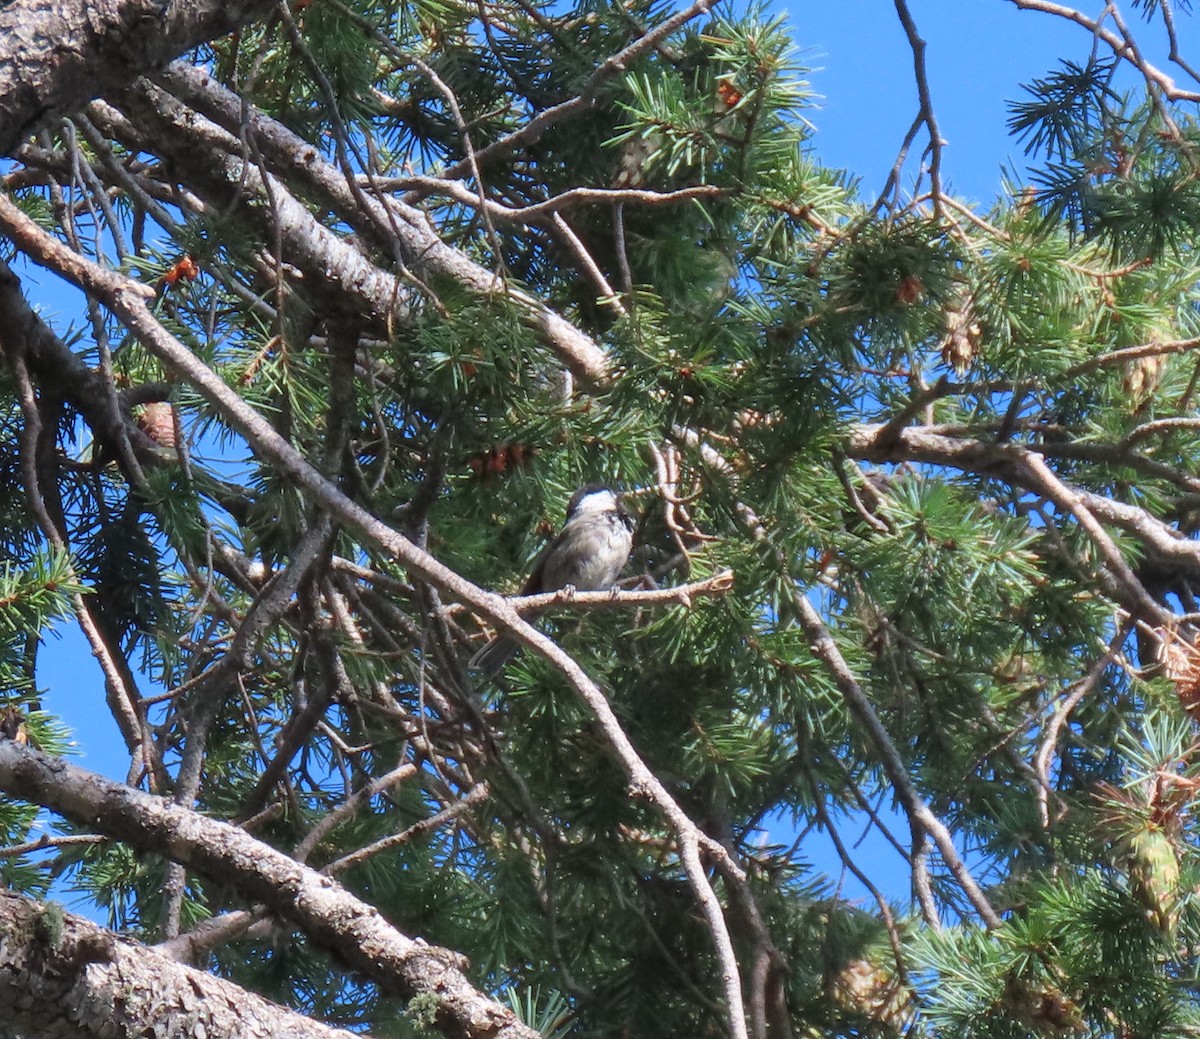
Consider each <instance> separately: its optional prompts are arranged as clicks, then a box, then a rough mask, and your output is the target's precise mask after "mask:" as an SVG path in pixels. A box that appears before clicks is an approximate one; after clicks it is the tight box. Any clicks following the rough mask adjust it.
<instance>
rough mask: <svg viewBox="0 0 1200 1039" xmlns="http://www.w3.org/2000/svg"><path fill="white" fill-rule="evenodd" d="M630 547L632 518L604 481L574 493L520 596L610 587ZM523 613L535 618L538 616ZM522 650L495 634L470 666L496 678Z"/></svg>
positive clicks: (592, 590) (489, 676)
mask: <svg viewBox="0 0 1200 1039" xmlns="http://www.w3.org/2000/svg"><path fill="white" fill-rule="evenodd" d="M632 550H633V517H632V516H631V515H630V514H629V513H628V512H627V511H626V510H625V508H624V506H623V505H622V504H621V498H620V496H619V495H618V494H617V493H616V491H614V490H612V488H610V487H606V486H605V485H604V484H598V483H592V484H588V485H587V486H585V487H581V488H580V489H579V490H577V491H576V492H575V494H574V495H572V497H571V501H570V504H568V505H567V518H566V521H565V522H564V523H563V527H562V530H560V531H559V532H558V533H557V534H556V535H555V536H554V539H553V540H552V541H551V542H550V544H548V545H547V546H546V547H545V548H544V549H542V551H541V553H540V554H539V555H538V557H537V559H536V560H535V561H534V564H533V570H532V571H531V572H530V574H529V579H528V580H527V581H526V582H525V587H524V588H522V589H521V594H522V595H537V594H539V593H541V592H555V591H558V590H559V589H560V588H572V589H574V590H576V591H581V592H598V591H603V590H604V589H606V588H612V587H613V585H615V584H616V583H617V578H618V577H620V576H621V570H622V569H623V568H624V566H625V563H626V561H627V560H628V559H629V553H630V552H631V551H632ZM525 616H526V619H527V620H530V621H532V620H533V619H534V618H535V617H536V616H537V614H532V613H531V614H526V615H525ZM519 649H520V644H519V643H518V642H517V640H516V639H514V638H512V637H511V636H509V635H497V636H496V637H495V638H493V639H492V640H491V641H490V642H489V643H488V644H487V645H486V646H484V647H483V648H482V649H481V650H480V651H479V652H478V653H476V654H475V655H474V656H473V657H472V658H471V661H470V666H471V667H474V668H477V669H478V670H479V671H481V672H482V673H483V674H484V675H486V676H487V677H488V678H495V677H497V676H498V675H499V674H500V672H501V671H502V670H503V669H504V665H505V664H507V663H508V662H509V661H510V660H511V659H512V658H513V656H515V655H516V653H517V651H518V650H519Z"/></svg>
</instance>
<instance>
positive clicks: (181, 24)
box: [0, 0, 270, 155]
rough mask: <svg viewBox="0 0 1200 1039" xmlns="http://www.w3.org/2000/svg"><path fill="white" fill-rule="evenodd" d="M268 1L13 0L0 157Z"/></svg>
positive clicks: (2, 9) (1, 85)
mask: <svg viewBox="0 0 1200 1039" xmlns="http://www.w3.org/2000/svg"><path fill="white" fill-rule="evenodd" d="M269 7H270V3H269V2H267V0H188V2H187V3H181V2H172V0H66V2H64V0H14V2H12V3H9V4H5V5H0V154H2V155H9V154H11V153H12V151H13V149H14V148H16V147H17V145H18V144H20V143H21V142H22V141H23V140H24V139H25V138H26V137H28V136H29V135H30V134H31V133H33V131H34V130H36V129H37V128H38V127H40V126H44V125H46V123H47V122H48V121H49V120H50V119H52V118H54V117H55V116H61V115H65V114H66V113H69V112H72V111H74V110H76V109H78V108H82V107H83V106H84V105H85V104H87V103H88V102H89V101H90V100H92V98H94V97H99V96H100V95H101V94H103V93H104V92H105V91H107V90H111V89H113V88H115V87H119V86H123V85H124V84H126V83H129V82H131V81H132V80H134V79H135V78H136V77H137V76H139V75H141V74H142V73H143V72H148V71H150V70H152V69H155V68H160V67H161V66H163V65H165V64H166V63H167V62H168V61H170V60H171V59H172V58H174V57H177V56H178V55H180V54H182V53H183V52H184V51H186V50H189V49H190V48H192V47H195V46H197V45H198V44H201V43H204V42H205V41H207V40H211V39H215V38H216V37H218V36H223V35H225V33H228V32H232V31H233V30H234V29H236V28H238V26H240V25H242V24H244V23H245V22H247V21H249V20H250V19H251V18H253V17H255V16H256V15H258V14H259V13H261V12H263V11H266V10H267V9H268V8H269Z"/></svg>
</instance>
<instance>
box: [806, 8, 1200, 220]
mask: <svg viewBox="0 0 1200 1039" xmlns="http://www.w3.org/2000/svg"><path fill="white" fill-rule="evenodd" d="M1081 6H1082V7H1083V8H1084V9H1086V10H1087V11H1088V12H1089V13H1095V12H1093V11H1092V10H1091V9H1092V8H1095V9H1096V11H1098V10H1099V9H1100V8H1101V7H1102V6H1103V5H1102V4H1101V3H1098V2H1097V3H1091V4H1083V5H1081ZM784 9H785V10H787V11H788V14H789V20H790V22H791V25H792V32H793V35H794V37H795V39H796V42H797V44H798V45H799V47H800V48H801V51H802V53H803V55H804V59H805V61H806V63H807V64H808V65H809V66H810V67H811V68H812V69H813V73H812V77H811V83H812V86H813V89H814V90H815V91H816V92H817V93H818V94H821V95H823V101H822V107H821V108H820V109H819V110H817V111H816V112H814V113H812V114H811V121H812V122H813V123H814V124H815V126H816V127H817V133H816V135H815V137H814V138H813V147H814V150H815V151H816V153H817V154H818V155H819V156H820V158H821V159H822V161H823V162H824V163H825V164H826V165H829V166H840V167H843V168H845V169H848V170H851V171H853V172H855V173H857V174H859V175H860V176H861V177H862V189H863V193H864V194H866V195H871V196H872V197H874V195H875V194H877V193H878V191H879V190H880V189H881V188H882V186H883V183H884V181H885V179H886V177H887V174H888V171H889V170H890V169H891V166H892V163H893V162H894V161H895V157H896V152H897V150H898V148H899V146H900V142H901V141H902V140H903V138H904V134H905V133H906V131H907V130H908V127H909V125H910V124H911V122H912V120H913V118H914V117H915V116H916V114H917V89H916V84H915V80H914V78H913V59H912V51H911V50H910V48H909V45H908V40H907V38H906V37H905V34H904V30H903V28H902V27H901V24H900V20H899V18H898V17H897V16H896V9H895V5H894V4H893V2H892V0H810V2H804V0H792V2H791V3H788V4H785V5H784ZM909 10H910V11H911V13H912V16H913V19H914V20H915V22H916V23H917V28H918V29H919V30H920V33H921V35H922V37H923V38H924V39H925V41H926V44H927V48H926V59H925V60H926V67H927V69H928V72H929V88H930V93H931V94H932V97H933V103H934V108H935V110H936V114H937V119H938V122H939V125H940V129H941V132H942V137H943V138H944V139H945V141H946V142H947V147H946V150H945V152H944V155H943V160H942V161H943V179H944V181H945V182H946V184H947V186H948V187H949V189H950V190H951V191H952V192H954V193H955V194H957V195H959V196H961V197H963V198H964V199H967V200H972V201H974V202H977V203H981V204H983V205H989V204H990V203H991V202H992V201H993V200H994V199H995V198H996V196H997V195H998V194H999V192H1000V188H1001V176H1000V169H1001V166H1002V165H1004V164H1009V165H1015V166H1016V167H1017V168H1022V165H1023V164H1022V162H1021V160H1022V153H1021V148H1020V147H1019V145H1017V144H1016V143H1015V142H1012V141H1010V140H1009V139H1008V137H1007V134H1006V131H1005V121H1006V118H1007V109H1006V107H1005V102H1006V100H1008V99H1014V98H1018V97H1019V96H1020V95H1021V91H1020V87H1019V84H1021V83H1023V82H1028V81H1030V80H1031V79H1033V78H1034V77H1037V76H1041V75H1043V74H1044V73H1046V72H1048V71H1050V70H1051V69H1053V68H1055V67H1056V65H1057V62H1058V60H1059V59H1060V58H1064V57H1066V58H1072V59H1074V60H1076V61H1082V60H1084V59H1086V58H1087V56H1088V53H1089V51H1090V49H1091V36H1090V34H1088V33H1087V32H1086V31H1084V30H1083V29H1081V28H1080V27H1079V26H1077V25H1073V24H1070V23H1068V22H1066V21H1064V20H1063V19H1060V18H1053V17H1050V16H1047V15H1044V14H1040V13H1036V12H1032V11H1020V10H1018V9H1017V8H1016V7H1014V6H1013V5H1012V4H1011V3H1008V2H1006V0H909ZM1130 17H1131V18H1132V17H1133V15H1130ZM1138 24H1139V25H1140V23H1138ZM1142 28H1143V30H1144V32H1145V34H1146V39H1147V40H1150V39H1151V38H1153V37H1154V35H1155V34H1154V33H1153V32H1152V31H1151V27H1149V26H1142ZM1178 28H1179V30H1180V37H1181V38H1180V43H1181V45H1183V46H1184V48H1185V50H1186V49H1187V41H1188V40H1189V39H1190V40H1191V41H1192V42H1193V44H1194V45H1195V44H1200V17H1194V18H1188V17H1186V16H1181V17H1180V18H1179V23H1178ZM1147 50H1148V51H1149V54H1150V56H1151V58H1152V60H1156V59H1157V53H1158V51H1159V50H1160V48H1158V47H1155V46H1150V47H1148V48H1147ZM1193 50H1194V47H1193ZM1102 55H1103V56H1107V54H1106V53H1104V52H1103V51H1102ZM922 142H923V138H922V137H920V136H919V137H918V144H920V146H921V147H923V143H922ZM919 150H920V148H914V151H919ZM917 157H918V156H916V155H910V157H909V169H910V171H915V169H916V166H915V161H916V159H917Z"/></svg>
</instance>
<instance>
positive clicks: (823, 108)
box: [26, 0, 1200, 897]
mask: <svg viewBox="0 0 1200 1039" xmlns="http://www.w3.org/2000/svg"><path fill="white" fill-rule="evenodd" d="M1091 6H1092V7H1095V8H1096V9H1099V8H1100V7H1101V6H1102V5H1101V4H1099V3H1093V4H1092V5H1091ZM785 9H786V10H788V12H789V15H790V20H791V24H792V30H793V34H794V36H795V39H796V42H797V45H798V46H799V48H800V49H801V52H802V54H803V57H804V60H805V62H806V64H808V65H809V66H810V67H811V68H812V70H813V72H812V74H811V76H810V82H811V85H812V88H813V89H814V90H815V91H816V93H817V94H818V95H820V101H819V107H818V108H817V109H816V110H814V111H812V112H810V113H809V117H810V120H811V122H812V123H813V124H814V125H815V127H816V133H815V135H814V137H813V140H812V145H813V150H814V151H815V153H816V154H817V155H818V156H819V158H820V159H821V160H822V161H823V162H824V163H825V164H826V165H829V166H836V167H842V168H845V169H847V170H849V171H850V172H852V173H854V174H856V175H857V176H859V177H860V178H861V184H862V192H863V194H864V195H865V196H870V197H872V198H873V197H874V196H875V195H876V194H877V193H878V192H879V190H880V189H881V188H882V186H883V184H884V181H885V179H886V177H887V174H888V171H889V170H890V169H891V166H892V163H893V162H894V160H895V156H896V152H897V149H898V147H899V145H900V142H901V140H902V139H903V136H904V134H905V132H906V130H907V129H908V127H909V125H910V123H911V122H912V120H913V118H914V116H915V115H916V112H917V92H916V86H915V81H914V78H913V66H912V53H911V51H910V49H909V45H908V42H907V39H906V38H905V35H904V31H903V29H902V27H901V25H900V22H899V19H898V18H897V16H896V12H895V7H894V5H893V3H892V0H812V2H807V3H805V2H800V0H794V2H793V3H791V4H790V5H786V7H785ZM910 9H911V12H912V15H913V17H914V19H915V20H916V22H917V25H918V28H919V30H920V31H921V34H922V35H923V36H924V38H925V39H926V41H927V44H928V49H927V55H926V61H927V67H928V71H929V82H930V89H931V92H932V95H933V102H934V105H935V108H936V112H937V117H938V120H939V122H940V124H941V131H942V136H943V137H944V138H945V140H946V141H947V147H946V151H945V154H944V158H943V179H944V182H945V184H946V185H947V186H948V187H949V189H950V190H951V191H953V192H954V193H956V194H958V195H960V196H961V197H963V198H965V199H967V200H973V201H974V202H976V203H981V204H983V205H988V204H990V203H991V202H992V201H993V200H994V199H995V198H996V196H997V195H998V193H999V192H1000V189H1001V167H1002V166H1003V165H1005V164H1009V165H1010V166H1015V167H1016V168H1017V169H1020V168H1021V165H1022V155H1021V149H1020V147H1019V146H1017V145H1016V144H1015V143H1014V142H1012V141H1010V140H1009V139H1008V137H1007V135H1006V132H1005V120H1006V115H1007V110H1006V107H1005V101H1006V100H1007V99H1012V98H1016V97H1018V96H1019V95H1020V88H1019V84H1020V83H1022V82H1026V81H1029V80H1030V79H1032V78H1034V77H1036V76H1040V75H1043V74H1044V73H1046V72H1047V71H1049V70H1051V69H1052V68H1054V67H1055V66H1056V63H1057V61H1058V59H1059V58H1061V57H1069V58H1074V59H1076V60H1082V59H1084V58H1086V56H1087V54H1088V51H1089V49H1090V44H1091V39H1090V37H1089V36H1088V35H1087V33H1085V32H1084V31H1083V30H1081V29H1080V28H1079V27H1078V26H1074V25H1070V24H1068V23H1066V22H1064V21H1062V20H1059V19H1054V18H1051V17H1048V16H1045V15H1039V14H1035V13H1031V12H1022V11H1019V10H1017V9H1016V8H1015V7H1014V6H1012V4H1010V3H1008V2H1005V0H910ZM1179 28H1180V31H1181V37H1182V39H1181V42H1182V43H1183V44H1184V46H1185V49H1187V43H1188V41H1189V40H1190V41H1191V43H1192V50H1193V52H1194V51H1195V50H1196V49H1197V46H1196V45H1197V44H1200V19H1196V18H1193V19H1189V18H1187V17H1186V16H1181V18H1180V23H1179ZM1145 31H1146V32H1147V33H1148V34H1149V33H1150V30H1149V29H1146V30H1145ZM1148 50H1149V52H1150V53H1151V55H1152V58H1156V57H1157V55H1158V53H1159V49H1158V48H1155V47H1149V48H1148ZM922 148H923V139H922V138H920V137H919V138H918V143H917V145H916V146H915V147H914V151H913V154H912V155H911V156H910V159H909V166H908V170H909V173H910V177H909V180H911V174H912V172H915V170H916V163H917V162H918V161H919V156H920V151H921V150H922ZM908 182H909V181H906V184H907V183H908ZM34 282H38V283H40V287H35V285H34ZM53 285H54V280H53V279H52V278H50V277H49V276H48V275H45V274H44V273H43V272H33V271H31V272H29V275H28V280H27V282H26V287H27V289H29V290H30V291H31V292H32V294H33V295H34V297H35V298H36V299H37V300H38V302H39V303H41V305H42V306H43V308H44V310H45V312H46V313H47V316H49V317H51V319H52V320H53V319H54V317H55V311H56V310H61V309H63V308H65V307H66V306H68V304H66V303H63V304H60V305H59V306H57V307H56V305H55V299H54V295H53V292H54V289H53ZM60 330H61V324H60ZM59 632H60V634H59V635H57V636H55V635H52V636H50V638H49V639H48V643H47V645H46V646H45V648H44V650H43V652H42V655H41V666H40V668H39V684H40V685H41V686H42V688H44V689H45V690H47V695H46V697H45V705H46V708H47V709H48V710H50V711H53V712H55V713H58V714H60V715H61V716H62V717H63V719H64V720H65V721H66V723H67V724H68V725H69V726H70V727H71V728H72V729H73V730H74V732H75V733H76V736H77V739H78V741H79V752H80V753H79V758H78V760H80V761H81V763H82V764H84V765H85V766H86V767H89V768H93V769H96V770H97V771H100V772H103V773H105V774H107V775H110V776H113V777H114V778H119V779H124V778H125V771H126V768H127V767H128V758H127V756H126V754H125V751H124V747H123V744H122V741H121V739H120V736H119V734H118V732H117V729H116V726H115V724H114V722H113V721H112V718H111V716H110V715H109V712H108V710H107V707H106V706H105V702H104V684H103V679H102V677H101V674H100V670H99V668H98V666H97V665H96V662H95V661H94V660H93V659H92V657H91V655H90V653H89V651H88V648H87V645H86V643H85V642H84V640H83V639H82V637H81V636H80V635H79V633H78V630H77V629H76V627H75V625H74V624H73V622H71V623H64V624H60V625H59ZM143 691H146V690H143ZM150 691H152V692H153V691H156V690H150ZM885 814H886V813H885ZM905 831H906V827H905V826H904V825H902V824H901V825H900V826H899V827H898V828H897V836H899V837H900V838H901V839H902V840H906V839H907V834H906V832H905ZM860 832H861V827H860V826H855V825H853V824H851V825H847V827H846V832H845V833H844V834H843V837H844V839H845V840H846V841H847V843H854V842H855V841H856V839H857V838H858V836H859V833H860ZM818 852H819V849H815V848H814V849H812V853H813V854H814V855H816V854H818ZM857 854H860V855H861V862H862V863H863V864H864V865H867V866H868V867H873V868H871V872H873V873H883V874H884V875H885V876H887V875H890V876H891V877H892V879H893V880H894V881H897V882H899V888H900V889H899V890H897V887H896V885H894V884H888V885H885V890H886V892H887V893H888V894H889V895H891V896H894V897H904V895H905V893H906V890H907V873H906V870H904V869H897V868H896V867H897V866H898V865H902V864H901V863H900V862H899V860H898V859H897V857H896V856H895V853H894V852H893V851H892V850H891V849H890V848H889V847H888V846H887V845H886V843H885V842H884V841H883V840H882V838H879V837H877V836H875V835H868V836H867V838H866V841H865V843H864V844H863V846H862V847H860V848H859V849H858V853H857ZM817 862H818V863H819V865H820V866H822V867H823V868H825V869H828V870H831V871H833V877H834V879H835V880H836V876H837V865H836V860H835V859H834V858H833V857H832V855H829V854H828V849H827V853H826V854H820V855H819V857H818V858H817ZM861 893H862V892H861V889H860V888H858V887H857V883H856V882H853V881H850V880H847V884H846V889H845V890H844V891H843V894H847V895H852V896H853V895H858V894H861Z"/></svg>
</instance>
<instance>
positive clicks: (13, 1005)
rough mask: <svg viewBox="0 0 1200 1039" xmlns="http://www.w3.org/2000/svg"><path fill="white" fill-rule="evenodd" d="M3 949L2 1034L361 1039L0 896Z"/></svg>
mask: <svg viewBox="0 0 1200 1039" xmlns="http://www.w3.org/2000/svg"><path fill="white" fill-rule="evenodd" d="M0 948H3V950H4V957H3V960H2V961H0V1007H3V1008H4V1015H5V1016H4V1030H5V1032H12V1031H15V1032H18V1033H22V1034H26V1035H37V1036H39V1037H40V1039H59V1037H61V1039H77V1037H79V1039H83V1037H92V1039H110V1037H111V1036H115V1035H124V1036H134V1035H180V1036H182V1035H186V1036H199V1035H206V1036H208V1037H209V1039H251V1037H253V1036H262V1035H286V1036H295V1037H296V1039H352V1035H353V1039H360V1037H361V1033H353V1034H352V1033H350V1032H344V1031H342V1030H340V1029H335V1028H329V1027H327V1026H326V1025H323V1024H320V1023H319V1022H316V1021H313V1020H311V1019H309V1018H306V1017H304V1016H302V1015H301V1014H297V1013H296V1012H295V1011H292V1010H287V1009H285V1008H284V1007H281V1006H278V1005H276V1004H274V1003H270V1002H268V1001H267V1000H265V999H263V998H261V997H260V996H256V995H254V994H253V993H250V992H247V991H246V990H245V989H241V988H238V986H236V985H234V984H232V983H231V982H228V981H225V980H223V979H221V978H215V977H213V976H212V975H211V974H206V973H204V972H203V971H199V970H193V969H192V968H190V967H184V966H182V965H181V964H179V963H176V962H175V961H173V960H171V959H168V958H167V957H166V956H163V955H162V954H161V953H158V952H155V951H154V950H153V949H148V948H146V947H145V946H140V945H135V944H133V943H132V942H128V941H124V940H122V939H120V938H118V937H117V936H116V935H114V934H113V933H112V932H111V931H106V930H104V929H103V928H101V927H97V926H96V925H95V924H93V923H91V922H90V921H88V920H84V919H83V918H82V917H78V916H74V915H72V914H70V913H64V912H63V910H62V907H61V906H56V905H44V904H41V903H38V902H35V901H33V900H32V899H29V898H25V897H24V896H22V895H19V894H17V893H16V892H12V891H0Z"/></svg>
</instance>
